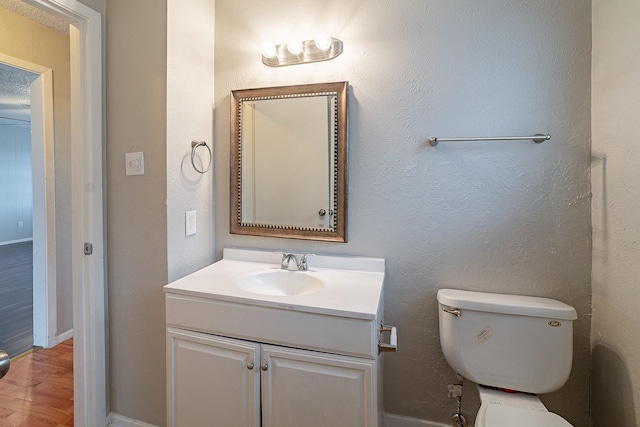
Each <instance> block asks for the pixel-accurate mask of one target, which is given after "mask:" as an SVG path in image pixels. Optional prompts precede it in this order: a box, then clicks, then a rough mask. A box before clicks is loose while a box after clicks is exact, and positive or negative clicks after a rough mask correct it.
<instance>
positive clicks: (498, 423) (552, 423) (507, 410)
mask: <svg viewBox="0 0 640 427" xmlns="http://www.w3.org/2000/svg"><path fill="white" fill-rule="evenodd" d="M475 426H476V427H541V426H544V427H572V425H571V424H570V423H569V422H568V421H567V420H565V419H564V418H562V417H561V416H560V415H558V414H554V413H553V412H547V411H538V410H533V409H527V408H520V407H516V406H506V405H499V404H488V405H483V406H481V407H480V410H479V411H478V416H477V417H476V424H475Z"/></svg>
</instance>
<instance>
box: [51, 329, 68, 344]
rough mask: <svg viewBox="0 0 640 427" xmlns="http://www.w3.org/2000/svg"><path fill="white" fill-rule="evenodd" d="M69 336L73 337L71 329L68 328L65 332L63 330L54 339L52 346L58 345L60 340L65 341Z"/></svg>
mask: <svg viewBox="0 0 640 427" xmlns="http://www.w3.org/2000/svg"><path fill="white" fill-rule="evenodd" d="M69 338H73V329H69V330H68V331H67V332H63V333H61V334H60V335H58V336H57V337H56V338H55V340H56V341H55V344H54V346H56V345H58V344H60V343H62V342H65V341H66V340H68V339H69Z"/></svg>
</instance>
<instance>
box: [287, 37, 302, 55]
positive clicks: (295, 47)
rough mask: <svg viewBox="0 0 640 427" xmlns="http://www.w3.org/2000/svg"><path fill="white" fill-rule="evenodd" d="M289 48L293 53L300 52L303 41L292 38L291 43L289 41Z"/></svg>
mask: <svg viewBox="0 0 640 427" xmlns="http://www.w3.org/2000/svg"><path fill="white" fill-rule="evenodd" d="M287 50H288V51H289V52H290V53H291V54H293V55H297V54H299V53H300V52H302V42H301V41H297V40H291V41H290V42H289V43H287Z"/></svg>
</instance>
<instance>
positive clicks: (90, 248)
mask: <svg viewBox="0 0 640 427" xmlns="http://www.w3.org/2000/svg"><path fill="white" fill-rule="evenodd" d="M84 254H85V255H91V254H93V244H91V243H87V242H85V244H84Z"/></svg>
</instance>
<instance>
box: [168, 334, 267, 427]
mask: <svg viewBox="0 0 640 427" xmlns="http://www.w3.org/2000/svg"><path fill="white" fill-rule="evenodd" d="M167 340H168V345H167V349H168V354H167V377H168V378H167V379H168V390H167V404H168V425H169V426H173V427H205V426H212V427H213V426H216V427H223V426H224V427H260V374H259V372H260V366H259V364H260V347H259V345H258V344H255V343H251V342H246V341H240V340H234V339H229V338H222V337H216V336H212V335H205V334H199V333H196V332H189V331H183V330H178V329H172V328H169V329H168V331H167ZM254 365H255V367H253V366H254Z"/></svg>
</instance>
